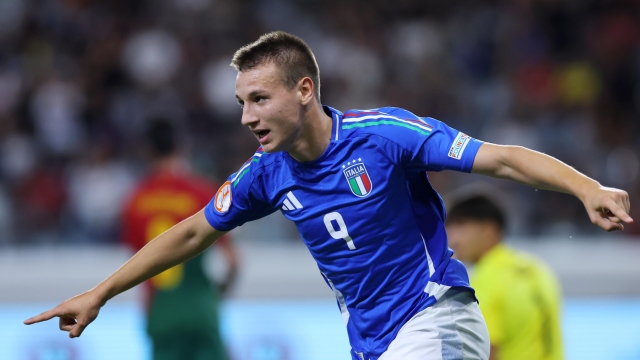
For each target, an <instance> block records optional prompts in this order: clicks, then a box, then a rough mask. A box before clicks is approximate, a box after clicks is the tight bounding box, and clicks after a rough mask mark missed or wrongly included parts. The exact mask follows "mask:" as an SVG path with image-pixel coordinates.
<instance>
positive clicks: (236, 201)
mask: <svg viewBox="0 0 640 360" xmlns="http://www.w3.org/2000/svg"><path fill="white" fill-rule="evenodd" d="M256 154H258V153H256ZM258 162H259V157H256V155H254V157H252V158H251V159H249V161H247V162H246V163H245V164H244V165H243V166H242V167H241V168H240V170H239V171H238V172H236V173H234V174H231V176H229V178H228V179H227V181H226V182H225V183H224V184H222V186H220V188H219V189H218V191H217V192H216V195H215V196H214V197H213V199H211V201H210V202H209V203H208V204H207V206H205V208H204V214H205V217H206V218H207V221H208V222H209V224H210V225H211V226H213V228H215V229H216V230H220V231H230V230H232V229H234V228H236V227H238V226H241V225H243V224H244V223H246V222H248V221H252V220H257V219H260V218H262V217H265V216H267V215H269V214H271V213H273V212H275V211H276V210H277V209H276V208H274V207H272V206H271V205H270V203H269V201H268V199H267V197H266V196H265V191H264V188H263V186H262V183H261V181H260V180H261V177H260V171H259V170H260V169H258V164H257V163H258Z"/></svg>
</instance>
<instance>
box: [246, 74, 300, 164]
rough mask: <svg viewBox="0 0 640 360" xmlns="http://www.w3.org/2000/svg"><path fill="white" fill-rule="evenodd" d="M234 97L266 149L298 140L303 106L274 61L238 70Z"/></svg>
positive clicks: (284, 147)
mask: <svg viewBox="0 0 640 360" xmlns="http://www.w3.org/2000/svg"><path fill="white" fill-rule="evenodd" d="M236 98H237V100H238V103H240V105H241V106H242V125H244V126H247V127H248V128H249V129H250V130H251V131H252V132H253V134H254V135H255V137H256V139H258V141H259V142H260V144H261V145H262V149H263V150H264V151H265V152H276V151H286V150H288V149H290V148H291V147H292V145H293V144H294V143H295V142H296V141H300V133H301V129H302V113H303V112H302V107H301V103H300V93H299V91H298V88H297V87H294V88H293V89H288V88H287V86H286V85H285V83H284V80H283V76H282V74H281V71H280V70H279V69H278V68H277V67H276V65H274V64H273V63H265V64H263V65H260V66H258V67H256V68H254V69H251V70H247V71H242V72H238V76H237V78H236Z"/></svg>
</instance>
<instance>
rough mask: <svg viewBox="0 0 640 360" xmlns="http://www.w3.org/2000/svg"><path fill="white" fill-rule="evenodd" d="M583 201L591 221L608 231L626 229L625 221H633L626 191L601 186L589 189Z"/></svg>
mask: <svg viewBox="0 0 640 360" xmlns="http://www.w3.org/2000/svg"><path fill="white" fill-rule="evenodd" d="M583 202H584V206H585V207H586V209H587V213H589V218H590V219H591V222H592V223H594V224H596V225H598V226H600V227H601V228H603V229H605V230H607V231H616V230H624V224H623V223H627V224H628V223H632V222H633V219H632V218H631V216H629V209H630V208H631V204H630V202H629V194H627V192H626V191H623V190H619V189H614V188H609V187H604V186H600V187H598V188H597V189H595V190H591V191H589V192H588V193H587V194H586V195H585V196H584V200H583Z"/></svg>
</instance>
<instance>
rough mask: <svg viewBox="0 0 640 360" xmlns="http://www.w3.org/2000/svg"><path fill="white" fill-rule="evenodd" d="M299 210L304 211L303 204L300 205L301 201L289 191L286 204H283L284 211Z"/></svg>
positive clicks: (285, 200)
mask: <svg viewBox="0 0 640 360" xmlns="http://www.w3.org/2000/svg"><path fill="white" fill-rule="evenodd" d="M298 209H302V204H300V201H298V199H297V198H296V196H295V195H293V193H292V192H291V191H289V192H288V193H287V198H286V199H284V203H283V204H282V210H283V211H291V210H298Z"/></svg>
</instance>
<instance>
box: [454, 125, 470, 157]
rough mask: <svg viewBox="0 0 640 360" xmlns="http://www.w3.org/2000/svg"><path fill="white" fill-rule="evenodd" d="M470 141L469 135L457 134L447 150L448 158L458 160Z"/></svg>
mask: <svg viewBox="0 0 640 360" xmlns="http://www.w3.org/2000/svg"><path fill="white" fill-rule="evenodd" d="M470 139H471V137H470V136H469V135H467V134H463V133H461V132H458V136H456V138H455V139H454V140H453V144H451V147H450V148H449V157H450V158H454V159H456V160H460V159H461V158H462V153H464V149H465V148H466V147H467V144H468V143H469V140H470Z"/></svg>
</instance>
